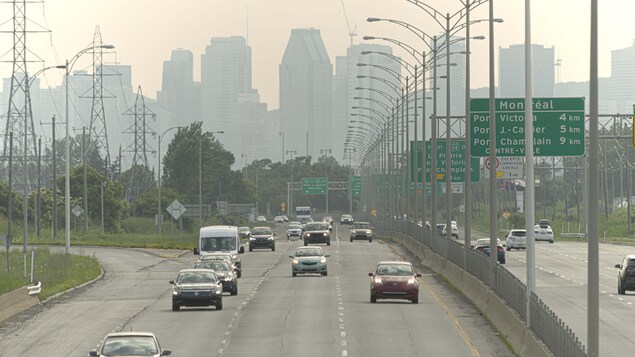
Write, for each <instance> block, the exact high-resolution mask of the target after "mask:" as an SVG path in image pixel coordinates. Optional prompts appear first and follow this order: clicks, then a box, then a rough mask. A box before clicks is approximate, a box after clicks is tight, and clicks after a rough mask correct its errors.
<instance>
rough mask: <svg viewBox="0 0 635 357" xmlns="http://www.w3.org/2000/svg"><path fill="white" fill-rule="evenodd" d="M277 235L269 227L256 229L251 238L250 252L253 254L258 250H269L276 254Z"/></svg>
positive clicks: (253, 230)
mask: <svg viewBox="0 0 635 357" xmlns="http://www.w3.org/2000/svg"><path fill="white" fill-rule="evenodd" d="M275 235H276V234H275V233H273V231H272V230H271V228H269V227H254V228H253V229H252V230H251V237H249V251H250V252H253V251H254V249H256V248H268V249H271V251H272V252H274V251H275V250H276V238H275Z"/></svg>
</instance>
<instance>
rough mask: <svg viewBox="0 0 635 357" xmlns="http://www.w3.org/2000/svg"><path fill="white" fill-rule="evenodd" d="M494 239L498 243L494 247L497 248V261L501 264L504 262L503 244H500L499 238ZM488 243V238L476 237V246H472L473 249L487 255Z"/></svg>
mask: <svg viewBox="0 0 635 357" xmlns="http://www.w3.org/2000/svg"><path fill="white" fill-rule="evenodd" d="M496 241H497V243H498V246H497V247H496V248H497V250H498V262H499V263H501V264H505V248H503V245H502V244H501V241H500V240H499V239H497V240H496ZM489 244H490V239H489V238H482V239H478V240H477V241H476V246H475V247H474V250H476V251H477V252H481V253H483V254H485V255H487V256H488V257H489V254H490V248H489Z"/></svg>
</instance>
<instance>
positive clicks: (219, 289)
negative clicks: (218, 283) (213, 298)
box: [214, 288, 223, 295]
mask: <svg viewBox="0 0 635 357" xmlns="http://www.w3.org/2000/svg"><path fill="white" fill-rule="evenodd" d="M214 293H215V294H217V295H221V294H222V293H223V289H222V288H217V289H216V290H214Z"/></svg>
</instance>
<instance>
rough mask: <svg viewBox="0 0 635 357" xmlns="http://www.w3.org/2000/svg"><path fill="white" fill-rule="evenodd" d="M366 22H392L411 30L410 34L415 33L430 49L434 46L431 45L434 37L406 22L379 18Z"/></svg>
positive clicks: (369, 19)
mask: <svg viewBox="0 0 635 357" xmlns="http://www.w3.org/2000/svg"><path fill="white" fill-rule="evenodd" d="M366 21H368V22H378V21H386V22H391V23H393V24H397V25H399V26H402V27H404V28H406V29H407V30H409V31H410V32H412V33H414V34H415V35H416V36H417V37H419V38H420V39H421V41H423V42H424V43H425V44H426V45H427V46H428V48H432V45H431V44H430V42H432V36H430V35H428V34H427V33H425V31H423V30H421V29H420V28H418V27H416V26H414V25H411V24H409V23H407V22H405V21H401V20H395V19H383V18H377V17H369V18H367V19H366Z"/></svg>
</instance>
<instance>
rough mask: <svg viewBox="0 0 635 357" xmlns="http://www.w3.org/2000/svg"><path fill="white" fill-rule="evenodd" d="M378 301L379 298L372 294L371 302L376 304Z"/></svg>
mask: <svg viewBox="0 0 635 357" xmlns="http://www.w3.org/2000/svg"><path fill="white" fill-rule="evenodd" d="M376 302H377V298H376V297H374V296H373V295H371V296H370V303H371V304H374V303H376Z"/></svg>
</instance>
